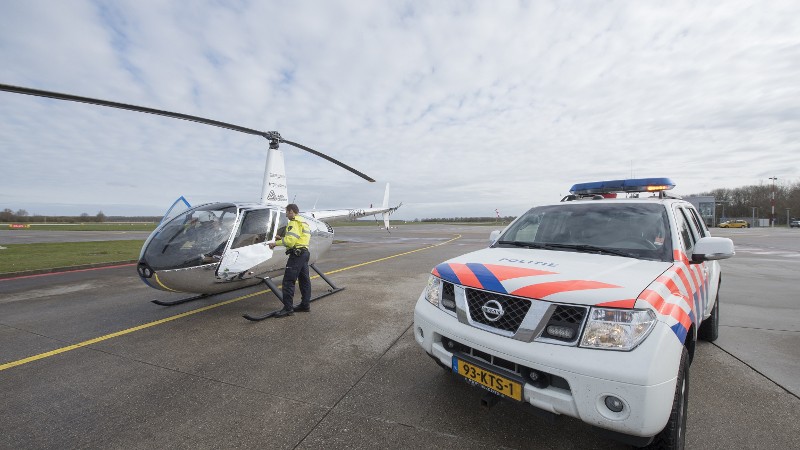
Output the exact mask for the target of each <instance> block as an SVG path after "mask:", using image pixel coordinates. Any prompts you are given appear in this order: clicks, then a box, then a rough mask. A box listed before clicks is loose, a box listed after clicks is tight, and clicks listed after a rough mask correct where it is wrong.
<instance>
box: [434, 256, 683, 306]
mask: <svg viewBox="0 0 800 450" xmlns="http://www.w3.org/2000/svg"><path fill="white" fill-rule="evenodd" d="M672 264H673V263H671V262H662V261H647V260H640V259H634V258H626V257H622V256H611V255H600V254H594V253H579V252H569V251H553V250H538V249H522V248H487V249H484V250H478V251H476V252H472V253H467V254H466V255H462V256H458V257H456V258H453V259H450V260H448V261H445V262H443V263H442V264H439V265H438V266H436V267H435V268H434V269H433V271H432V273H433V274H434V275H436V276H438V277H440V278H442V279H444V280H445V281H449V282H451V283H454V284H458V285H461V286H465V287H472V288H476V289H482V290H486V291H491V292H497V293H500V294H507V295H514V296H518V297H526V298H532V299H543V300H547V301H552V302H559V303H572V304H581V305H590V306H610V307H620V308H633V305H634V303H635V302H636V298H637V297H638V296H639V294H640V293H641V292H642V291H643V290H644V289H645V288H647V287H648V286H649V285H650V283H651V282H652V281H653V280H655V279H656V278H658V276H659V275H661V274H662V273H664V272H665V271H666V270H667V269H669V268H670V267H671V266H672Z"/></svg>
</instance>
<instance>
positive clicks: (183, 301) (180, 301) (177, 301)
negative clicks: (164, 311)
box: [150, 294, 211, 306]
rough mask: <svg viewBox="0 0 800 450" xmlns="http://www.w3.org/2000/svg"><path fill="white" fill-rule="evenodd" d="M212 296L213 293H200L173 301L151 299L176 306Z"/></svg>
mask: <svg viewBox="0 0 800 450" xmlns="http://www.w3.org/2000/svg"><path fill="white" fill-rule="evenodd" d="M210 296H211V294H200V295H195V296H194V297H186V298H182V299H180V300H175V301H173V302H162V301H161V300H150V301H151V302H153V303H155V304H156V305H160V306H175V305H180V304H181V303H188V302H193V301H195V300H200V299H201V298H206V297H210Z"/></svg>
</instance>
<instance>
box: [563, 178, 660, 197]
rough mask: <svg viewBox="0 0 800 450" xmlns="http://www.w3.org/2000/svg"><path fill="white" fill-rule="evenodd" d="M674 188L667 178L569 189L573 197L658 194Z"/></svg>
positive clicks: (596, 182)
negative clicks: (621, 193) (631, 193)
mask: <svg viewBox="0 0 800 450" xmlns="http://www.w3.org/2000/svg"><path fill="white" fill-rule="evenodd" d="M674 187H675V183H673V182H672V180H670V179H669V178H634V179H628V180H608V181H593V182H591V183H578V184H575V185H573V186H572V187H571V188H570V190H569V191H570V192H571V193H572V194H575V195H590V194H609V193H612V192H658V191H667V190H670V189H672V188H674Z"/></svg>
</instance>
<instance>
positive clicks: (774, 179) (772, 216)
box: [769, 177, 778, 227]
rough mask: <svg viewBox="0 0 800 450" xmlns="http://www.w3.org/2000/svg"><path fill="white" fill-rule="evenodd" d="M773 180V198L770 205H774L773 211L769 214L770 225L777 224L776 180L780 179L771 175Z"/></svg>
mask: <svg viewBox="0 0 800 450" xmlns="http://www.w3.org/2000/svg"><path fill="white" fill-rule="evenodd" d="M769 179H770V180H772V199H770V205H772V212H771V213H770V214H769V226H771V227H774V226H775V182H776V181H778V177H769Z"/></svg>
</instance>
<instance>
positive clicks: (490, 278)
mask: <svg viewBox="0 0 800 450" xmlns="http://www.w3.org/2000/svg"><path fill="white" fill-rule="evenodd" d="M432 273H433V274H434V275H436V276H438V277H440V278H442V279H443V280H445V281H449V282H451V283H454V284H458V285H461V286H467V287H472V288H476V289H483V290H486V291H492V292H498V293H500V294H510V295H516V296H520V297H526V298H545V297H547V296H550V295H553V294H558V293H561V292H567V291H581V290H587V289H608V288H618V287H619V286H616V285H613V284H608V283H601V282H599V281H591V280H563V281H548V282H544V283H532V284H530V285H527V286H523V287H520V288H518V289H515V290H513V291H511V292H509V291H508V289H506V287H505V285H503V281H505V280H510V279H514V278H523V277H534V276H540V275H557V274H558V273H557V272H550V271H547V270H539V269H528V268H525V267H513V266H501V265H495V264H478V263H467V264H459V263H443V264H439V265H438V266H436V267H435V268H434V269H433V271H432ZM625 302H626V304H628V303H629V302H630V301H629V300H626V301H625Z"/></svg>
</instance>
